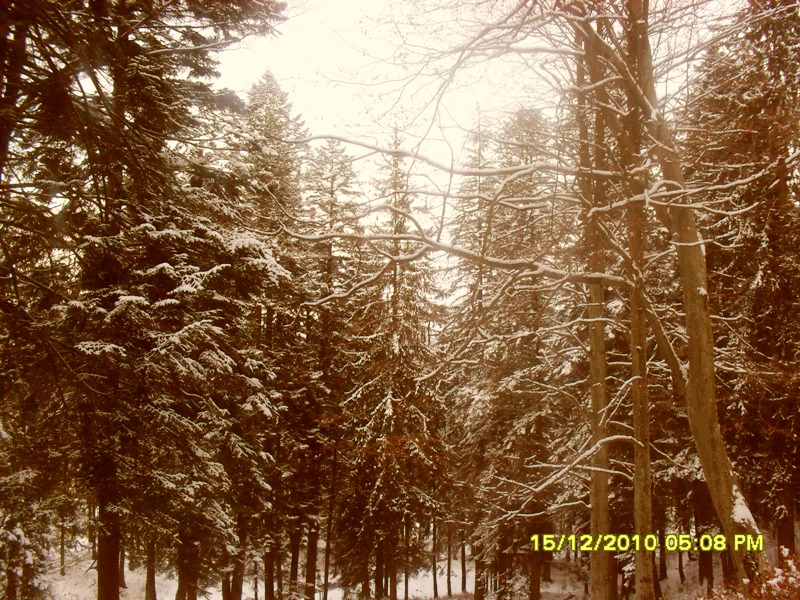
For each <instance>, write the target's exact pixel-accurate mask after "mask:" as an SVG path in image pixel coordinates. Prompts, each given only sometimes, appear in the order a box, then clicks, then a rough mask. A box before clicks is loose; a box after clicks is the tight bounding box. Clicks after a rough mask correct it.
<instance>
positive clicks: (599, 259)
mask: <svg viewBox="0 0 800 600" xmlns="http://www.w3.org/2000/svg"><path fill="white" fill-rule="evenodd" d="M586 52H587V55H588V54H590V52H591V49H590V48H589V46H588V44H587V47H586ZM586 79H587V71H586V66H585V65H584V64H583V63H582V62H580V61H579V62H578V72H577V85H578V87H579V88H580V87H581V86H583V85H584V84H585V83H586ZM587 108H588V107H587V102H586V99H585V97H584V96H583V95H581V96H580V97H579V102H578V114H577V119H578V129H579V136H580V148H579V154H580V166H581V169H582V170H585V172H587V173H589V172H591V170H592V169H602V168H603V165H604V164H605V153H604V150H603V145H604V136H605V122H604V120H603V118H602V114H601V113H600V112H596V113H595V123H594V139H593V140H592V139H590V135H589V125H588V121H587V116H586V111H587ZM592 148H594V150H595V156H594V160H592V155H591V149H592ZM579 185H580V190H581V194H582V196H583V201H584V203H585V204H586V205H589V206H591V207H598V206H601V205H603V204H605V189H604V187H603V184H602V182H598V181H592V180H591V179H590V178H589V176H584V177H581V178H580V181H579ZM597 218H598V217H597V215H596V214H595V215H593V216H592V217H590V218H588V220H587V223H586V237H585V240H586V248H585V249H586V253H587V255H588V269H589V271H590V272H592V273H602V272H603V270H604V269H605V264H604V263H605V261H604V260H603V254H602V252H601V232H600V229H599V226H598V224H597V222H596V219H597ZM604 306H605V297H604V290H603V286H602V284H600V283H593V284H589V302H588V304H587V306H586V318H587V320H588V321H589V354H590V356H589V386H590V390H591V392H590V393H591V419H590V420H591V423H590V424H591V430H592V442H593V444H599V449H598V450H597V451H596V452H595V454H594V457H593V466H594V467H595V468H594V469H593V470H592V473H591V481H590V487H589V501H590V504H591V513H590V533H591V535H592V536H593V537H594V538H595V539H597V537H598V536H601V535H605V534H608V533H609V531H610V527H611V521H610V517H609V512H608V511H609V508H608V491H609V485H608V471H609V458H608V449H607V447H606V446H605V444H603V443H602V441H603V440H604V439H605V438H606V436H607V433H608V432H607V427H606V415H605V412H606V407H607V406H608V390H607V389H606V372H607V362H606V347H605V331H604V324H603V321H602V318H603V310H604ZM610 565H611V563H610V555H609V553H608V552H604V551H600V552H592V554H591V558H590V566H589V590H590V594H591V597H592V598H593V599H596V600H605V599H606V598H608V596H609V590H608V579H609V577H608V574H609V570H610V568H611V566H610Z"/></svg>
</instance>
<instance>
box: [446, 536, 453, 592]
mask: <svg viewBox="0 0 800 600" xmlns="http://www.w3.org/2000/svg"><path fill="white" fill-rule="evenodd" d="M452 545H453V524H452V523H448V524H447V597H448V598H450V597H451V596H452V595H453V584H452V581H451V579H452V577H451V571H452V570H453V548H452Z"/></svg>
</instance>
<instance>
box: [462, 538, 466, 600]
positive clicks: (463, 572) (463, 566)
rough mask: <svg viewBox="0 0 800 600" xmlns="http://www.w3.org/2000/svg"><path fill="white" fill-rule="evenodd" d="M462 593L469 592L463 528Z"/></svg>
mask: <svg viewBox="0 0 800 600" xmlns="http://www.w3.org/2000/svg"><path fill="white" fill-rule="evenodd" d="M461 593H462V594H466V593H467V545H466V542H465V541H464V530H463V529H462V530H461Z"/></svg>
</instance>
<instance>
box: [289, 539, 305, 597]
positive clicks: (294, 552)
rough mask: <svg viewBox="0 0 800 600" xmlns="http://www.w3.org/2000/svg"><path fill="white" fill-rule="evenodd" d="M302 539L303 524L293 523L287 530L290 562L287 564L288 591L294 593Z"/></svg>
mask: <svg viewBox="0 0 800 600" xmlns="http://www.w3.org/2000/svg"><path fill="white" fill-rule="evenodd" d="M302 539H303V526H302V524H300V523H295V524H294V525H293V526H292V529H291V531H290V532H289V552H290V553H291V563H290V565H289V593H290V594H295V593H296V592H297V588H298V582H297V579H298V576H299V575H298V574H299V572H300V542H301V541H302Z"/></svg>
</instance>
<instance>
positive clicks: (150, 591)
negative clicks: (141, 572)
mask: <svg viewBox="0 0 800 600" xmlns="http://www.w3.org/2000/svg"><path fill="white" fill-rule="evenodd" d="M145 570H146V573H145V580H144V600H158V597H157V595H156V542H155V539H153V538H151V539H150V541H148V542H147V557H146V559H145Z"/></svg>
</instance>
